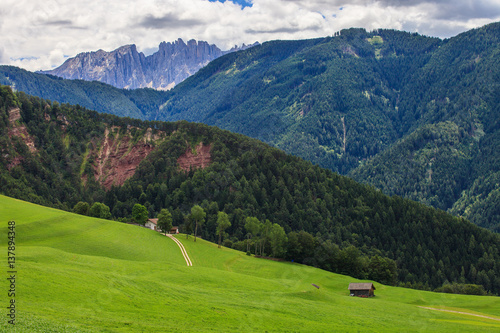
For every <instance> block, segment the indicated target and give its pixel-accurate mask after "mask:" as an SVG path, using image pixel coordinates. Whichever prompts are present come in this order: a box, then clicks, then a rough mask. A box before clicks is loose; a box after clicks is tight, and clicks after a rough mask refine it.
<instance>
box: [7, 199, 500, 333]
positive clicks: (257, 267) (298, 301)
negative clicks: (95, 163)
mask: <svg viewBox="0 0 500 333" xmlns="http://www.w3.org/2000/svg"><path fill="white" fill-rule="evenodd" d="M11 220H13V221H15V222H16V226H15V233H16V234H15V237H16V238H15V242H16V249H15V257H16V262H15V270H16V272H17V273H16V284H15V289H16V294H15V304H16V325H15V326H14V327H13V326H12V325H10V324H9V323H8V320H9V318H8V316H7V312H8V310H7V306H8V305H9V302H10V299H11V297H8V290H9V285H10V283H9V281H8V280H7V278H8V276H9V275H8V273H7V271H8V270H9V268H8V266H7V246H8V244H7V242H8V239H7V235H8V234H7V232H8V221H11ZM176 237H177V239H179V240H180V241H181V242H182V243H183V245H184V247H185V248H186V250H187V252H188V254H189V256H190V258H191V260H192V262H193V266H192V267H187V266H186V263H185V261H184V258H183V257H182V254H181V251H180V249H179V247H178V246H177V245H176V244H175V242H174V241H172V240H171V239H169V238H167V237H165V236H163V235H161V234H159V233H157V232H154V231H151V230H148V229H145V228H141V227H137V226H133V225H126V224H123V223H119V222H113V221H107V220H100V219H95V218H88V217H84V216H80V215H75V214H71V213H67V212H63V211H59V210H55V209H51V208H46V207H42V206H37V205H34V204H30V203H26V202H23V201H19V200H15V199H11V198H8V197H5V196H0V247H1V250H0V253H3V256H4V258H2V263H3V264H2V267H3V269H2V270H3V271H2V279H1V281H2V282H1V283H0V295H1V296H0V306H1V308H2V312H1V318H0V330H1V331H2V332H4V331H5V332H175V331H178V332H207V331H212V332H266V331H267V332H332V331H339V332H351V331H352V332H413V331H422V332H478V331H485V332H489V331H491V332H498V331H500V298H498V297H491V296H464V295H451V294H438V293H432V292H423V291H417V290H411V289H404V288H396V287H388V286H383V285H381V284H379V283H375V286H376V288H377V289H376V291H375V294H376V296H375V297H374V298H369V299H368V298H357V297H350V296H349V292H348V290H347V286H348V284H349V283H350V282H357V280H356V279H353V278H350V277H348V276H343V275H338V274H333V273H330V272H326V271H323V270H319V269H316V268H312V267H307V266H303V265H298V264H294V263H288V262H275V261H271V260H266V259H258V258H253V257H250V256H247V255H245V254H244V253H242V252H238V251H234V250H231V249H226V248H222V249H218V248H217V245H216V244H212V243H209V242H206V241H203V240H201V239H198V240H197V242H196V243H195V242H194V241H193V237H190V238H189V239H186V236H185V235H177V236H176ZM312 283H314V284H316V285H318V286H320V288H319V289H316V288H315V287H313V286H312V285H311V284H312ZM423 307H431V308H435V309H441V310H452V311H457V312H463V313H453V312H444V311H436V310H432V309H425V308H423ZM474 315H480V316H484V317H479V316H474ZM486 317H488V318H486Z"/></svg>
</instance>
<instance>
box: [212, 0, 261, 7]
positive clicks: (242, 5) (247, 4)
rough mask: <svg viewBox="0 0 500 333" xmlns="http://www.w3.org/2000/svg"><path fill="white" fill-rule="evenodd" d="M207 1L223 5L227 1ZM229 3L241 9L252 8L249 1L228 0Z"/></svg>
mask: <svg viewBox="0 0 500 333" xmlns="http://www.w3.org/2000/svg"><path fill="white" fill-rule="evenodd" d="M208 1H210V2H221V3H224V2H226V1H228V0H208ZM229 1H230V2H232V3H234V4H237V5H240V6H241V8H245V7H252V1H249V0H229Z"/></svg>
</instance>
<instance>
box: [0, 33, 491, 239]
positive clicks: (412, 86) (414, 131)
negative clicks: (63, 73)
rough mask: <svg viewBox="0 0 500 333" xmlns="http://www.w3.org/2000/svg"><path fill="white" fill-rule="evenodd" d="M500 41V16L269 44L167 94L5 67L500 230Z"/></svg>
mask: <svg viewBox="0 0 500 333" xmlns="http://www.w3.org/2000/svg"><path fill="white" fill-rule="evenodd" d="M498 36H500V23H493V24H489V25H487V26H484V27H482V28H478V29H474V30H471V31H468V32H465V33H462V34H460V35H458V36H456V37H453V38H450V39H445V40H440V39H437V38H430V37H425V36H421V35H418V34H415V33H413V34H411V33H406V32H400V31H394V30H375V31H371V32H367V31H365V30H363V29H347V30H342V31H340V32H339V33H336V34H335V36H331V37H326V38H318V39H311V40H298V41H272V42H267V43H264V44H262V45H260V46H256V47H253V48H250V49H248V50H245V51H240V52H235V53H231V54H228V55H226V56H223V57H221V58H218V59H216V60H215V61H213V62H211V63H210V64H209V65H207V66H206V67H205V68H203V69H202V70H200V71H199V72H198V73H197V74H195V75H193V76H192V77H190V78H189V79H187V80H186V81H184V82H182V83H181V84H179V85H178V86H176V87H175V89H173V90H171V91H169V92H158V91H154V90H151V89H138V90H119V89H115V88H112V87H109V86H105V85H102V84H98V83H92V82H83V81H68V80H62V79H58V78H55V77H50V76H43V75H38V74H33V73H29V72H26V71H22V70H20V69H15V68H12V67H5V66H2V67H0V74H1V75H0V82H2V83H4V84H9V85H11V86H15V88H16V89H18V90H22V91H25V92H27V93H30V94H34V95H37V96H41V97H43V98H47V99H52V100H57V101H59V102H70V103H73V104H79V105H81V106H84V107H86V108H91V109H95V110H97V111H99V112H106V113H114V114H117V115H121V116H129V117H134V118H141V119H149V120H167V121H177V120H188V121H195V122H202V123H205V124H208V125H216V126H218V127H220V128H223V129H227V130H230V131H233V132H238V133H241V134H245V135H248V136H250V137H253V138H257V139H259V140H262V141H264V142H266V143H269V144H271V145H273V146H275V147H278V148H280V149H283V150H284V151H286V152H288V153H291V154H294V155H297V156H300V157H302V158H304V159H307V160H309V161H311V162H313V163H314V164H317V165H319V166H321V167H325V168H328V169H330V170H333V171H336V172H339V173H341V174H346V175H349V176H351V177H353V178H354V179H356V180H357V181H360V182H366V183H370V184H372V185H374V186H376V187H377V188H379V189H381V190H382V191H383V192H384V193H386V194H389V195H392V194H398V195H401V196H403V197H406V198H411V199H413V200H418V201H421V202H423V203H426V204H430V205H433V206H434V207H436V208H439V209H443V210H447V211H449V212H451V213H453V214H456V215H458V216H463V217H466V218H468V219H470V220H471V221H472V222H474V223H476V224H478V225H481V226H484V227H487V228H490V229H492V230H496V231H498V224H499V221H500V219H499V215H500V212H499V211H498V207H499V205H498V204H497V203H498V197H499V193H500V192H499V191H500V187H499V185H498V182H496V181H495V179H497V178H498V175H497V172H498V168H499V165H500V164H499V163H498V159H497V158H496V155H497V153H496V151H497V150H498V149H496V147H498V146H499V145H500V142H499V135H498V130H499V126H500V125H499V123H498V119H500V117H499V115H500V114H499V104H500V101H499V97H498V96H500V86H499V82H500V63H499V61H500V60H499V59H500V58H499V57H498V52H499V50H500V43H499V37H498ZM394 156H397V158H394Z"/></svg>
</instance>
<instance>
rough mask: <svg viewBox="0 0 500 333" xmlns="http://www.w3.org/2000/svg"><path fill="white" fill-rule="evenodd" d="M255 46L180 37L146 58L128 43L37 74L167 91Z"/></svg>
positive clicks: (80, 55) (74, 59) (78, 57)
mask: <svg viewBox="0 0 500 333" xmlns="http://www.w3.org/2000/svg"><path fill="white" fill-rule="evenodd" d="M255 45H258V43H257V42H256V43H254V44H251V45H245V44H243V45H242V46H241V47H238V46H235V47H233V48H231V49H230V50H227V51H222V50H220V49H219V48H218V47H217V46H216V45H215V44H208V43H207V42H205V41H196V40H194V39H191V40H189V41H188V42H187V43H185V42H184V41H183V40H182V39H181V38H179V39H177V40H176V41H174V42H165V41H163V42H161V43H160V44H159V46H158V51H157V52H155V53H153V54H151V55H148V56H145V55H144V53H142V52H138V51H137V47H136V45H135V44H129V45H123V46H120V47H119V48H117V49H115V50H113V51H111V52H106V51H103V50H102V49H99V50H97V51H91V52H83V53H79V54H78V55H76V56H75V57H73V58H70V59H67V60H66V61H65V62H64V63H63V64H62V65H61V66H59V67H57V68H55V69H51V70H45V71H39V72H38V73H41V74H51V75H55V76H58V77H62V78H65V79H71V80H75V79H80V80H85V81H99V82H103V83H107V84H110V85H112V86H114V87H117V88H125V89H137V88H153V89H157V90H169V89H171V88H173V87H174V86H175V85H176V84H178V83H180V82H182V81H183V80H184V79H186V78H187V77H189V76H190V75H192V74H194V73H196V71H198V70H199V69H200V68H202V67H203V66H205V65H206V64H208V63H209V62H210V61H212V60H214V59H216V58H218V57H220V56H223V55H225V54H227V53H230V52H236V51H239V50H244V49H247V48H249V47H252V46H255Z"/></svg>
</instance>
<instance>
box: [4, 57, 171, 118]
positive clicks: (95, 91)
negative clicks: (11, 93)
mask: <svg viewBox="0 0 500 333" xmlns="http://www.w3.org/2000/svg"><path fill="white" fill-rule="evenodd" d="M0 84H6V85H9V86H11V87H13V88H14V89H16V90H19V91H24V92H26V93H28V94H31V95H34V96H39V97H42V98H45V99H49V100H53V101H57V102H59V103H70V104H73V105H80V106H82V107H85V108H88V109H91V110H98V111H99V112H104V113H111V114H115V115H117V116H121V117H131V118H136V119H145V115H144V114H145V113H153V112H154V113H156V112H157V111H158V109H159V108H160V106H161V105H162V103H164V102H165V100H166V99H165V97H166V93H165V92H162V91H157V90H153V89H136V90H126V89H118V88H115V87H112V86H110V85H107V84H104V83H100V82H87V81H83V80H65V79H61V78H58V77H56V76H52V75H44V74H37V73H31V72H28V71H26V70H23V69H20V68H17V67H12V66H0Z"/></svg>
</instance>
